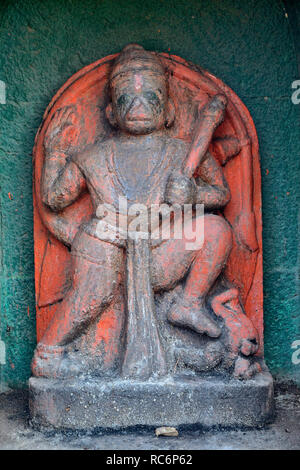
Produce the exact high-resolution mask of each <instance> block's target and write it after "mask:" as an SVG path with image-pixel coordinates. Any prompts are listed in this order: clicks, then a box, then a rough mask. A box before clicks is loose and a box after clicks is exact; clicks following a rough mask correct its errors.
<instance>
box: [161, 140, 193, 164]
mask: <svg viewBox="0 0 300 470" xmlns="http://www.w3.org/2000/svg"><path fill="white" fill-rule="evenodd" d="M166 142H167V147H168V151H169V152H170V153H172V156H173V159H175V160H177V159H178V160H180V161H182V160H183V159H184V158H185V157H186V155H187V153H188V150H189V147H190V144H189V142H186V141H184V140H181V139H177V138H172V137H167V141H166Z"/></svg>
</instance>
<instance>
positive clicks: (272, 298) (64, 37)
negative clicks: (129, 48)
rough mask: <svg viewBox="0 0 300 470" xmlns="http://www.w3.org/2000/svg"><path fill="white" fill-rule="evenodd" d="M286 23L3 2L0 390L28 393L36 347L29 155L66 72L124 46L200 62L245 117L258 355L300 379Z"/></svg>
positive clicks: (221, 12)
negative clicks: (255, 159) (258, 170)
mask: <svg viewBox="0 0 300 470" xmlns="http://www.w3.org/2000/svg"><path fill="white" fill-rule="evenodd" d="M91 11H92V14H89V12H91ZM284 13H285V12H284V9H283V7H282V5H281V4H280V2H278V1H277V2H273V3H272V5H271V4H270V2H268V1H261V2H259V4H258V3H257V2H255V1H249V2H246V3H245V2H243V1H242V0H240V1H238V2H235V5H234V6H233V5H232V4H231V2H226V3H224V4H223V3H222V5H221V4H220V3H218V2H217V3H216V2H199V1H198V0H194V1H190V2H188V3H184V2H181V1H175V2H172V4H170V3H168V2H161V1H158V0H157V1H153V0H152V1H151V2H143V4H142V5H141V2H139V1H132V2H130V4H129V3H128V2H122V1H118V2H117V3H116V5H115V6H114V7H112V4H111V3H110V2H97V1H94V0H90V2H89V8H87V5H86V3H82V4H81V5H79V4H78V3H76V4H75V3H74V4H72V5H71V4H70V3H69V2H59V1H57V0H52V1H48V2H46V3H44V4H38V7H37V3H36V2H34V1H33V0H29V1H28V2H26V4H25V3H23V4H22V7H20V6H18V5H17V4H16V3H12V2H11V3H10V4H9V5H7V2H3V3H2V4H1V16H2V19H3V21H2V29H1V32H0V34H1V44H2V46H3V47H2V51H1V65H2V67H1V70H2V72H1V77H0V78H1V80H4V81H5V82H6V84H7V104H6V105H5V106H4V105H3V106H1V107H0V112H1V129H2V131H1V135H0V139H1V144H0V147H1V148H0V153H1V161H2V174H1V178H2V181H1V188H2V193H1V205H2V209H3V213H2V234H1V237H2V242H1V243H2V250H3V266H4V268H3V272H2V277H1V290H2V299H1V302H2V315H3V316H2V318H1V339H2V340H3V341H4V342H5V345H6V364H4V365H1V380H2V381H3V383H4V384H8V385H9V386H22V385H24V384H25V383H26V381H27V378H28V376H29V374H30V361H31V357H32V353H33V349H34V345H35V326H34V322H35V319H34V314H33V312H34V283H33V242H32V202H31V201H32V192H31V172H32V167H31V150H32V145H33V139H34V135H35V133H36V130H37V128H38V126H39V123H40V121H41V117H42V113H43V110H44V108H45V106H46V105H47V103H48V101H49V99H50V97H51V95H52V94H53V93H54V92H55V90H57V89H58V88H59V86H60V85H61V84H62V83H63V82H64V81H65V80H66V79H67V78H68V77H69V76H70V75H71V74H72V73H74V72H75V71H76V70H78V69H79V68H80V67H82V66H83V65H86V64H89V63H90V62H92V61H93V60H95V59H96V58H98V57H100V56H103V55H105V54H107V53H108V52H109V51H111V50H113V51H118V50H120V48H121V47H122V46H123V45H124V44H125V43H126V42H127V41H128V40H134V41H140V42H141V43H142V44H143V45H144V46H145V47H148V48H152V49H156V50H165V51H168V50H170V51H171V52H172V53H175V54H178V55H180V56H182V57H189V58H190V59H191V60H192V61H194V62H195V63H201V64H202V65H203V66H204V67H206V68H208V69H210V70H212V71H213V72H214V73H216V74H217V75H219V76H221V77H222V78H223V79H224V80H225V81H226V82H227V83H228V84H229V85H230V86H231V87H232V88H234V89H235V90H236V92H237V93H238V94H239V95H240V96H241V97H242V98H243V99H244V101H245V103H246V104H247V106H248V108H249V109H250V111H251V113H252V115H253V117H254V120H255V123H256V128H257V131H258V134H259V137H260V149H261V157H262V160H261V161H262V177H263V202H264V210H263V216H264V256H265V261H264V268H265V274H264V289H265V311H266V313H267V314H266V318H265V325H266V330H265V339H266V341H265V352H266V357H267V360H268V364H269V366H270V367H271V370H272V371H273V372H274V373H277V374H278V373H280V374H281V375H282V376H286V377H287V376H290V377H293V378H294V379H295V380H298V381H299V380H300V376H299V370H300V369H299V365H295V364H293V363H292V362H291V352H292V351H291V344H292V342H293V341H294V339H295V338H296V337H297V333H296V331H297V329H298V328H299V321H298V316H297V315H298V312H299V302H298V297H297V292H298V290H297V289H298V281H297V276H296V269H297V265H296V262H295V256H294V255H295V253H296V250H297V244H298V236H297V210H298V209H297V206H298V204H297V198H298V195H299V189H298V188H299V185H298V174H299V161H300V160H299V158H295V156H296V155H297V153H299V152H298V150H297V149H299V131H298V121H297V119H298V118H297V108H299V106H298V107H297V106H294V105H292V103H291V99H290V92H291V83H292V81H293V80H294V79H296V78H297V73H296V60H295V59H296V55H295V49H294V46H293V41H292V36H291V31H290V24H291V22H292V21H293V19H294V18H292V15H290V17H289V18H287V17H286V16H285V14H284ZM166 18H167V21H166V20H165V19H166ZM115 31H118V34H115ZM128 31H130V38H129V37H128ZM237 41H238V43H239V47H238V48H237V47H236V44H237ZM250 44H251V47H249V45H250ZM12 51H13V52H12ZM274 51H275V52H274ZM266 63H267V64H268V67H265V64H266ZM232 68H234V71H235V72H234V74H232ZM287 136H289V138H287ZM9 194H11V195H12V196H13V198H12V199H10V197H9ZM287 233H289V234H291V235H289V236H288V237H287V236H286V234H287ZM28 307H29V308H28Z"/></svg>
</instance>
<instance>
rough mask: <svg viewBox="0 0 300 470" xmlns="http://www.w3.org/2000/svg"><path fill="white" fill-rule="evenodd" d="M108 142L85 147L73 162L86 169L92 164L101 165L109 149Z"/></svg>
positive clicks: (75, 156) (74, 157)
mask: <svg viewBox="0 0 300 470" xmlns="http://www.w3.org/2000/svg"><path fill="white" fill-rule="evenodd" d="M107 142H108V141H103V142H97V143H95V144H92V145H89V146H87V147H85V148H84V149H83V150H79V151H78V152H77V153H76V154H75V155H74V156H73V161H74V163H76V164H77V165H78V166H79V167H85V166H86V165H87V164H88V165H90V164H91V162H93V161H97V162H98V163H100V162H101V161H102V160H103V159H104V158H105V155H106V153H107V151H108V149H109V145H108V143H107Z"/></svg>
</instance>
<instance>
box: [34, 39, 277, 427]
mask: <svg viewBox="0 0 300 470" xmlns="http://www.w3.org/2000/svg"><path fill="white" fill-rule="evenodd" d="M34 216H35V217H34V221H35V222H34V224H35V225H34V235H35V240H34V243H35V280H36V302H37V336H38V338H37V339H38V345H37V348H36V350H35V354H34V358H33V362H32V375H33V376H32V377H31V379H30V382H29V387H30V409H31V421H32V424H33V425H34V426H37V427H43V428H52V429H70V430H72V429H74V430H78V429H82V430H95V429H97V428H111V429H118V428H124V427H129V426H137V425H145V426H156V427H157V426H180V425H191V424H199V425H202V426H205V427H211V426H236V427H238V426H260V425H263V424H264V423H266V422H267V421H268V420H270V418H271V417H272V410H273V383H272V378H271V376H270V374H269V372H268V370H267V368H266V365H265V363H264V360H263V304H262V300H263V296H262V240H261V232H262V230H261V228H262V227H261V181H260V166H259V153H258V141H257V135H256V131H255V127H254V124H253V121H252V119H251V116H250V114H249V112H248V110H247V108H246V107H245V105H244V104H243V103H242V102H241V100H240V99H239V98H238V97H237V96H236V94H235V93H234V92H233V91H232V90H231V89H230V88H229V87H228V86H227V85H225V84H224V83H223V82H222V81H221V80H220V79H218V78H216V77H215V76H213V75H212V74H210V73H208V72H207V71H206V70H203V69H201V68H200V67H198V66H196V65H193V64H191V63H189V62H186V61H185V60H183V59H181V58H180V57H177V56H173V55H169V54H163V53H162V54H158V53H154V52H149V51H146V50H145V49H144V48H143V47H141V46H139V45H137V44H129V45H128V46H126V47H125V48H124V49H123V50H122V51H121V53H120V54H115V55H111V56H108V57H105V58H104V59H101V60H99V61H97V62H95V63H93V64H91V65H88V66H87V67H84V68H83V69H82V70H80V71H79V72H77V73H76V74H75V75H74V76H72V77H71V78H70V79H69V80H68V81H67V82H66V83H65V85H63V86H62V88H61V89H60V90H59V91H58V92H57V94H56V95H55V96H54V98H53V99H52V101H51V103H50V104H49V106H48V108H47V110H46V111H45V114H44V119H43V122H42V125H41V127H40V129H39V131H38V133H37V136H36V141H35V147H34Z"/></svg>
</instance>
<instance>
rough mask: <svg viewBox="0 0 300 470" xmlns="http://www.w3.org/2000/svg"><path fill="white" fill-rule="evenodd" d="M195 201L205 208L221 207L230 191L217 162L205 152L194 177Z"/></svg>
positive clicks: (214, 208)
mask: <svg viewBox="0 0 300 470" xmlns="http://www.w3.org/2000/svg"><path fill="white" fill-rule="evenodd" d="M196 184H197V193H196V203H197V204H204V207H205V209H206V210H216V209H221V208H223V207H224V206H226V204H227V203H228V202H229V201H230V191H229V188H228V185H227V182H226V180H225V177H224V175H223V171H222V168H221V166H220V165H219V163H218V162H217V161H216V160H215V159H214V158H213V156H212V155H211V154H210V153H209V152H207V154H206V157H205V159H204V161H203V162H202V164H201V166H200V169H199V177H198V178H196Z"/></svg>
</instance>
